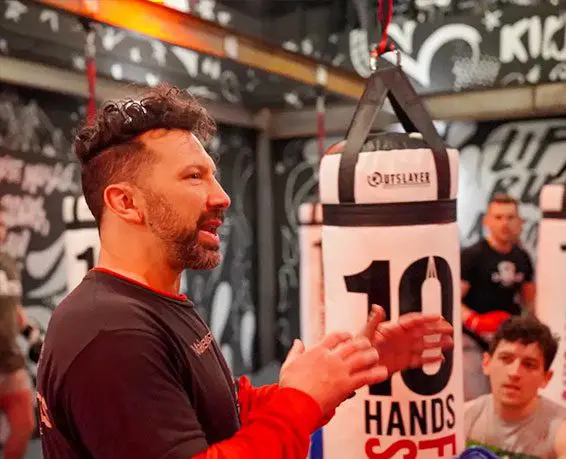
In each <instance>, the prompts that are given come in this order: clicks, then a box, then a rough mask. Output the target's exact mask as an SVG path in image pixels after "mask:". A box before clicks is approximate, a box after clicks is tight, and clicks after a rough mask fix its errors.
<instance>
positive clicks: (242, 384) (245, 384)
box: [237, 376, 279, 425]
mask: <svg viewBox="0 0 566 459" xmlns="http://www.w3.org/2000/svg"><path fill="white" fill-rule="evenodd" d="M237 390H238V404H239V405H240V422H241V423H242V425H246V424H247V423H248V418H249V416H250V414H251V412H252V411H254V410H255V409H258V408H260V407H262V406H263V405H265V404H266V403H267V402H268V401H269V400H271V397H272V396H273V394H275V393H276V392H277V391H278V390H279V384H268V385H265V386H261V387H253V386H252V383H251V381H250V380H249V379H248V378H247V377H246V376H242V377H240V378H239V379H238V383H237Z"/></svg>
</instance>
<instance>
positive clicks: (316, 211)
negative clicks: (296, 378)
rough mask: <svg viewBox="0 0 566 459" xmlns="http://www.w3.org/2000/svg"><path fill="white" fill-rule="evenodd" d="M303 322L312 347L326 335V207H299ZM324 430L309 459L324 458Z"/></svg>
mask: <svg viewBox="0 0 566 459" xmlns="http://www.w3.org/2000/svg"><path fill="white" fill-rule="evenodd" d="M299 249H300V257H301V259H300V280H301V281H300V284H299V285H300V305H299V306H300V324H301V340H302V341H303V343H304V345H305V346H306V347H307V348H309V347H311V346H312V345H313V344H316V343H317V342H318V341H320V340H321V339H322V337H323V336H324V285H323V275H322V274H323V273H322V206H321V205H320V203H318V202H305V203H303V204H301V205H300V206H299ZM323 457H324V456H323V453H322V429H319V430H317V431H316V432H315V433H314V434H313V435H312V437H311V445H310V449H309V455H308V458H309V459H322V458H323Z"/></svg>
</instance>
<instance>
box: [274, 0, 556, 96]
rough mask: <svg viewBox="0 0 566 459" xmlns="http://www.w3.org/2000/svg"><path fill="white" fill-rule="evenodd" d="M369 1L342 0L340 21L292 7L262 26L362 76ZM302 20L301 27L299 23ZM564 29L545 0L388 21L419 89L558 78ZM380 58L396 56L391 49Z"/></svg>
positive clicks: (373, 35) (371, 42)
mask: <svg viewBox="0 0 566 459" xmlns="http://www.w3.org/2000/svg"><path fill="white" fill-rule="evenodd" d="M357 3H360V4H361V5H365V6H366V8H367V9H366V8H364V7H362V6H360V7H356V6H357V5H356V4H357ZM475 3H477V2H475ZM373 5H374V3H373V2H368V1H365V0H359V1H351V2H348V4H347V8H346V10H345V11H344V12H343V13H342V15H341V17H342V21H341V22H336V21H334V20H333V11H332V10H331V9H330V8H324V7H319V8H309V9H307V10H306V11H305V12H301V11H296V12H293V13H289V14H287V15H286V16H284V17H281V18H277V19H274V20H273V26H272V27H271V29H272V31H271V32H270V33H271V35H272V36H273V38H274V39H275V40H276V41H277V42H278V43H281V44H282V46H283V47H284V48H286V49H288V50H290V51H293V52H298V53H301V54H305V55H308V56H312V57H314V58H317V59H322V60H324V61H326V62H327V63H328V64H329V65H332V66H336V67H343V68H347V69H350V70H354V71H355V72H357V73H358V74H359V75H361V76H363V77H364V78H366V77H368V76H369V74H370V68H369V49H370V47H373V46H375V43H376V42H377V41H378V40H379V36H380V35H379V33H378V30H377V25H376V22H377V21H376V20H377V15H376V12H375V7H374V6H373ZM370 6H371V10H370V9H369V8H370ZM474 6H477V5H474ZM337 8H338V7H337ZM411 16H412V17H414V14H412V15H411ZM305 21H306V23H308V24H309V26H308V27H303V28H301V27H300V26H299V25H300V24H302V23H303V22H305ZM329 24H334V29H332V28H330V27H329ZM565 33H566V18H565V15H564V10H563V8H562V10H561V9H560V8H557V7H556V6H553V5H551V4H550V3H545V4H540V5H536V6H520V5H517V4H515V5H509V4H507V5H505V7H498V6H497V5H495V4H494V5H487V6H486V7H485V8H482V9H478V10H477V11H475V12H472V11H468V12H466V13H462V14H451V15H446V16H443V15H438V16H436V17H435V18H431V19H429V20H427V21H422V20H420V19H418V18H417V19H404V18H401V17H399V18H395V19H394V22H393V23H392V24H391V25H390V26H389V28H388V36H389V38H390V39H391V40H392V41H393V42H394V43H395V44H396V47H397V49H398V50H399V51H400V54H401V62H402V65H403V68H404V70H405V72H406V73H407V75H408V76H409V77H410V78H411V81H412V83H413V84H414V86H415V88H416V89H417V91H418V92H419V93H421V94H430V93H435V92H452V91H461V90H464V89H470V88H478V89H481V88H488V87H491V86H506V85H520V84H536V83H539V82H559V81H566V63H565V62H566V46H565V43H564V34H565ZM385 58H386V59H387V60H389V61H391V62H395V61H396V56H395V55H394V54H392V53H390V54H387V55H385Z"/></svg>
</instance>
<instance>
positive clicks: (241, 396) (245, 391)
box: [238, 376, 335, 428]
mask: <svg viewBox="0 0 566 459" xmlns="http://www.w3.org/2000/svg"><path fill="white" fill-rule="evenodd" d="M278 390H279V384H268V385H265V386H261V387H253V386H252V384H251V382H250V380H249V379H248V378H247V377H246V376H242V377H241V378H240V379H239V380H238V404H239V406H240V422H241V423H242V425H243V426H245V425H247V424H248V419H249V416H250V413H251V412H252V411H254V410H256V409H258V408H260V407H262V406H263V405H264V404H265V403H267V402H268V401H269V400H270V399H271V397H272V396H273V394H275V393H276V392H277V391H278ZM334 413H335V412H334V411H333V412H332V413H331V414H330V415H328V416H324V417H322V418H321V421H320V424H319V425H318V426H317V428H320V427H322V426H324V425H326V424H327V423H328V422H330V420H331V419H332V418H333V417H334Z"/></svg>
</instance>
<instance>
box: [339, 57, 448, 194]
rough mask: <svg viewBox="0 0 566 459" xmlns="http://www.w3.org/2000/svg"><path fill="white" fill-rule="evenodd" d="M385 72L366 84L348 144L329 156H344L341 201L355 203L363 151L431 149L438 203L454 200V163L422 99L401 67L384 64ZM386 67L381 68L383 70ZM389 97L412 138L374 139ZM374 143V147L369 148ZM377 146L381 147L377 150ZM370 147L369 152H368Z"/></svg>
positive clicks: (388, 136) (390, 135) (386, 135)
mask: <svg viewBox="0 0 566 459" xmlns="http://www.w3.org/2000/svg"><path fill="white" fill-rule="evenodd" d="M383 63H384V65H383V67H384V68H383V69H382V70H378V71H377V72H375V73H373V74H372V75H371V76H370V78H369V79H368V81H367V83H366V87H365V90H364V93H363V95H362V97H361V98H360V100H359V102H358V105H357V107H356V111H355V113H354V116H353V118H352V121H351V123H350V126H349V128H348V132H347V134H346V140H345V141H343V142H342V145H335V146H334V148H331V149H330V150H329V152H328V153H329V154H333V153H339V152H341V153H342V155H341V158H340V168H339V172H338V182H339V183H338V197H339V201H340V203H342V204H347V203H351V204H354V203H355V196H354V195H355V193H354V176H355V171H356V164H357V162H358V157H359V154H360V152H362V151H376V150H378V149H379V150H387V149H388V148H387V146H389V145H391V147H390V148H389V149H391V150H393V149H413V148H427V149H430V150H431V151H432V154H433V156H434V163H435V167H436V175H437V179H438V196H437V199H438V200H449V199H450V188H451V177H450V161H449V158H448V152H447V151H446V145H445V143H444V140H443V139H442V138H441V137H440V135H438V132H437V131H436V128H435V127H434V124H433V122H432V118H431V117H430V114H429V113H428V111H427V109H426V107H425V106H424V104H423V102H422V100H421V98H420V97H419V95H418V94H417V93H416V91H415V89H414V88H413V86H412V85H411V83H410V81H409V79H408V77H407V76H406V75H405V74H404V73H403V71H402V70H401V68H400V67H391V66H390V65H388V64H387V63H386V61H383ZM381 65H382V64H380V66H381ZM386 97H388V98H389V100H390V102H391V105H392V107H393V110H394V111H395V114H396V115H397V118H398V119H399V122H400V123H401V124H402V126H403V128H404V129H405V131H406V132H408V133H418V134H421V138H419V137H418V136H414V134H413V136H411V134H401V133H383V134H377V135H374V136H370V135H369V134H370V130H371V126H372V125H373V120H374V118H375V116H376V114H377V112H378V111H380V110H381V108H382V106H383V103H384V101H385V98H386ZM368 142H370V144H368ZM371 142H374V144H373V145H378V146H379V148H375V147H374V146H373V145H372V144H371ZM366 144H368V145H367V147H368V148H366ZM413 145H415V147H413Z"/></svg>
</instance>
